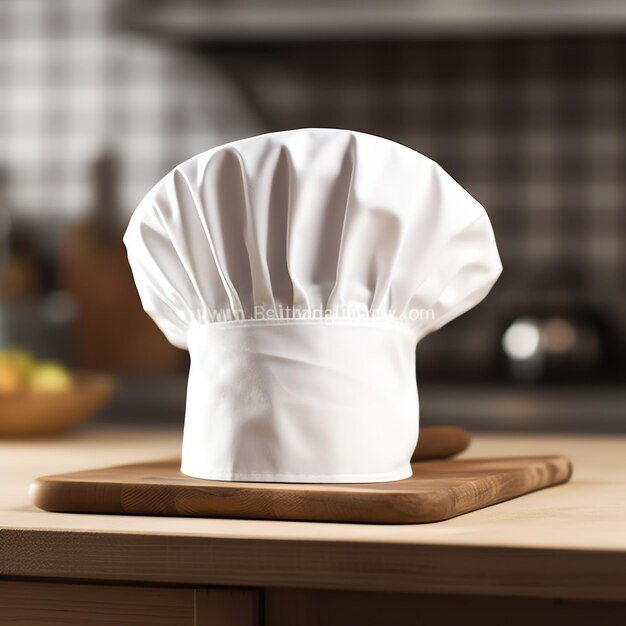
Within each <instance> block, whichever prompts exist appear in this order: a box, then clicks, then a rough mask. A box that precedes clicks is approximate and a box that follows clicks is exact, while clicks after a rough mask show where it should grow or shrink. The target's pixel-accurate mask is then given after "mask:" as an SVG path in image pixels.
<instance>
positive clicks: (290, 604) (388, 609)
mask: <svg viewBox="0 0 626 626" xmlns="http://www.w3.org/2000/svg"><path fill="white" fill-rule="evenodd" d="M264 608H265V611H264V613H265V622H264V624H265V626H346V625H347V624H358V625H359V626H390V625H393V626H415V625H416V624H426V625H428V624H436V625H437V626H458V625H459V624H474V623H476V624H480V626H502V624H506V626H528V625H529V624H532V625H533V626H554V625H555V624H567V626H589V625H590V624H617V623H618V622H620V621H623V619H624V616H625V615H626V604H623V603H619V602H596V601H589V600H555V599H552V598H506V597H503V598H494V597H480V596H462V595H456V596H453V595H447V594H441V595H431V594H407V593H375V592H374V593H372V592H368V593H363V592H355V591H329V590H312V589H267V590H266V592H265V601H264Z"/></svg>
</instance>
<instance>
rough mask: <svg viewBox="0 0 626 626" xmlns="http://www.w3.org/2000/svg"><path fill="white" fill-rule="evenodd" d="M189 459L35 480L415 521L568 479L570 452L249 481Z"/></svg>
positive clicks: (90, 496)
mask: <svg viewBox="0 0 626 626" xmlns="http://www.w3.org/2000/svg"><path fill="white" fill-rule="evenodd" d="M179 465H180V460H179V459H170V460H162V461H155V462H151V463H137V464H135V465H120V466H117V467H108V468H104V469H96V470H88V471H83V472H74V473H69V474H59V475H56V476H44V477H42V478H38V479H37V480H35V481H34V482H33V483H32V485H31V497H32V499H33V502H34V503H35V505H37V506H38V507H39V508H42V509H45V510H46V511H63V512H73V513H116V514H123V515H173V516H196V517H234V518H251V519H277V520H310V521H325V522H361V523H377V524H406V523H418V522H419V523H421V522H436V521H440V520H444V519H448V518H450V517H455V516H457V515H462V514H463V513H469V512H470V511H475V510H476V509H481V508H483V507H486V506H490V505H492V504H496V503H498V502H503V501H504V500H510V499H511V498H515V497H517V496H521V495H523V494H525V493H528V492H530V491H536V490H537V489H542V488H544V487H549V486H550V485H556V484H559V483H563V482H566V481H567V480H569V477H570V476H571V473H572V467H571V463H570V461H569V460H568V459H567V458H565V457H562V456H537V457H518V458H508V459H468V460H463V459H461V460H443V461H425V462H421V463H413V476H412V477H411V478H407V479H405V480H400V481H396V482H390V483H368V484H350V485H347V484H342V485H339V484H288V483H241V482H222V481H209V480H199V479H195V478H189V477H187V476H185V475H183V474H181V473H180V471H179Z"/></svg>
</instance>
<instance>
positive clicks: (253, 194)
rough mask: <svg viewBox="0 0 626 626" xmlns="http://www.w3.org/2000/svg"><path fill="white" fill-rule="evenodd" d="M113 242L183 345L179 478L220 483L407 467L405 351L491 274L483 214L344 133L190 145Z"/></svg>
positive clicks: (433, 177)
mask: <svg viewBox="0 0 626 626" xmlns="http://www.w3.org/2000/svg"><path fill="white" fill-rule="evenodd" d="M124 239H125V243H126V246H127V249H128V256H129V261H130V264H131V268H132V270H133V274H134V277H135V282H136V284H137V289H138V291H139V294H140V296H141V299H142V303H143V305H144V308H145V309H146V311H147V312H148V313H149V314H150V315H151V316H152V317H153V319H154V320H155V322H156V323H157V324H158V325H159V327H160V328H161V330H162V331H163V332H164V333H165V335H166V336H167V338H168V339H169V340H170V341H171V342H172V343H173V344H174V345H176V346H179V347H181V348H187V349H189V351H190V354H191V370H190V376H189V387H188V394H187V408H186V415H185V435H184V444H183V463H182V471H183V472H184V473H186V474H189V475H192V476H197V477H200V478H209V479H218V480H265V481H298V482H373V481H384V480H396V479H399V478H403V477H406V476H408V475H409V474H410V465H409V461H410V456H411V452H412V450H413V448H414V446H415V442H416V439H417V429H418V408H417V391H416V383H415V371H414V349H415V345H416V343H417V342H418V341H419V339H420V338H421V337H423V336H424V335H425V334H427V333H428V332H431V331H432V330H435V329H437V328H439V327H440V326H442V325H443V324H445V323H447V322H448V321H450V320H451V319H453V318H454V317H456V316H458V315H460V314H461V313H463V312H465V311H466V310H468V309H469V308H471V307H472V306H474V305H475V304H477V303H478V302H479V301H480V300H481V299H482V298H483V297H484V296H485V295H486V294H487V292H488V291H489V289H490V288H491V286H492V285H493V283H494V282H495V280H496V279H497V277H498V275H499V273H500V271H501V264H500V260H499V257H498V252H497V249H496V244H495V240H494V236H493V231H492V229H491V225H490V223H489V220H488V218H487V215H486V213H485V211H484V209H483V208H482V207H481V205H480V204H479V203H478V202H476V200H474V199H473V198H472V197H471V196H470V195H469V194H468V193H467V192H466V191H464V190H463V189H462V188H461V187H460V186H459V185H458V184H457V183H456V182H454V180H452V179H451V178H450V177H449V176H448V175H447V174H446V173H445V172H444V171H443V170H442V169H441V168H440V167H439V166H438V165H437V164H435V163H434V162H433V161H431V160H429V159H428V158H426V157H424V156H422V155H420V154H418V153H417V152H415V151H413V150H410V149H409V148H406V147H404V146H401V145H399V144H396V143H394V142H391V141H388V140H385V139H381V138H379V137H373V136H370V135H365V134H362V133H356V132H352V131H346V130H330V129H303V130H296V131H288V132H283V133H272V134H269V135H263V136H260V137H253V138H250V139H246V140H243V141H237V142H234V143H231V144H227V145H225V146H220V147H218V148H215V149H213V150H209V151H208V152H205V153H203V154H200V155H198V156H196V157H194V158H193V159H190V160H189V161H186V162H185V163H183V164H182V165H180V166H178V167H177V168H175V169H174V170H173V171H172V172H170V173H169V174H168V175H167V176H166V177H165V178H164V179H163V180H162V181H160V182H159V183H158V184H157V185H156V186H155V187H154V188H153V189H152V190H151V191H150V192H149V193H148V195H147V196H146V197H145V198H144V200H143V201H142V202H141V204H140V205H139V207H138V209H137V210H136V212H135V214H134V215H133V217H132V219H131V221H130V224H129V226H128V230H127V232H126V235H125V238H124Z"/></svg>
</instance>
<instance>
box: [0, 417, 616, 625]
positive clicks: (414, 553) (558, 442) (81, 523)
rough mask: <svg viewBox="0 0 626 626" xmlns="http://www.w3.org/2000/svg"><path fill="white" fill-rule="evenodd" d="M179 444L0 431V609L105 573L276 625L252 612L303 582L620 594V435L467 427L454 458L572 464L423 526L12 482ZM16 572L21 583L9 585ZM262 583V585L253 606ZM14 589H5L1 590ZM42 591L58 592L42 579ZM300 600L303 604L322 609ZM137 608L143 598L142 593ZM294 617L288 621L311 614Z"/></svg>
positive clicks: (128, 435) (355, 588)
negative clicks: (173, 510)
mask: <svg viewBox="0 0 626 626" xmlns="http://www.w3.org/2000/svg"><path fill="white" fill-rule="evenodd" d="M179 446H180V432H179V431H178V430H175V431H174V430H170V429H158V430H147V429H129V428H126V429H124V428H115V429H113V428H109V429H103V428H98V429H85V430H83V431H79V432H77V433H75V434H72V435H70V436H67V437H64V438H59V439H42V440H36V441H4V442H2V443H0V576H1V577H3V578H5V579H9V580H12V581H13V582H5V583H2V582H0V607H1V606H2V597H3V596H2V585H3V584H4V585H21V586H19V589H18V590H22V591H23V593H24V594H25V595H23V596H19V594H18V596H19V597H28V598H29V600H28V602H29V606H30V605H32V602H33V601H32V597H31V596H30V595H29V594H30V593H31V588H32V585H35V586H36V585H43V586H42V587H41V594H40V595H39V596H37V597H41V598H45V597H48V596H47V595H46V593H48V592H46V589H49V588H50V583H54V582H57V583H58V582H65V583H68V584H69V585H70V587H72V586H74V585H81V584H84V583H89V584H90V585H96V586H97V588H98V589H99V588H102V589H104V591H103V592H102V593H106V590H107V589H108V585H110V584H112V583H115V584H117V585H119V584H123V585H129V584H130V585H134V584H137V583H141V584H142V585H143V587H141V589H143V591H142V593H146V591H145V590H146V589H151V588H153V587H158V588H163V589H166V588H167V589H177V588H180V589H187V588H189V589H195V590H197V589H204V590H207V589H209V590H211V589H217V590H219V589H221V588H223V587H229V588H234V589H236V590H237V589H238V590H239V591H240V592H241V593H243V592H244V591H246V590H251V591H253V592H254V593H255V594H257V595H253V596H250V595H246V596H245V598H246V601H245V602H243V601H241V598H240V599H238V600H237V601H236V602H234V603H231V604H233V606H235V607H237V608H238V609H241V607H243V606H245V605H246V602H248V604H249V605H250V606H254V607H256V608H254V609H250V610H251V611H252V612H253V613H255V612H257V611H258V610H261V609H259V608H258V607H259V606H262V607H263V611H265V617H266V623H279V619H278V618H277V619H274V620H272V619H269V618H268V612H269V613H271V611H272V608H271V607H272V606H274V605H275V604H276V602H277V600H276V598H278V597H280V594H281V593H282V594H283V596H282V599H281V602H283V604H281V606H284V602H293V601H294V600H293V598H294V597H298V598H300V601H301V602H305V599H304V596H303V595H302V593H304V591H301V592H297V593H300V595H299V596H294V595H293V594H295V593H296V591H295V590H309V591H308V592H310V593H313V592H312V591H311V590H343V591H345V592H350V593H352V592H363V591H367V592H372V594H373V595H371V594H370V593H368V594H362V593H361V594H357V595H359V596H364V595H368V596H370V595H371V597H372V598H374V597H377V595H376V594H377V593H378V595H379V596H380V593H379V592H395V593H396V594H397V593H398V592H400V595H404V594H424V595H423V597H424V598H426V597H428V598H432V597H434V596H433V594H435V595H437V594H448V595H450V594H451V595H454V596H461V595H462V596H477V597H478V596H481V597H485V596H489V597H492V598H493V597H496V596H504V597H507V598H510V599H511V598H528V599H530V598H534V599H540V598H544V599H557V598H560V599H572V600H574V599H576V600H594V601H598V600H601V601H605V602H607V601H611V603H612V602H615V601H620V602H623V601H626V437H621V436H620V437H618V436H614V437H600V436H590V435H585V436H556V435H542V436H537V435H535V436H531V435H523V436H522V435H508V436H502V435H500V436H498V435H480V436H477V437H476V438H475V441H474V442H473V443H472V445H471V447H470V449H469V450H468V451H467V452H466V453H465V455H464V456H465V457H467V458H469V457H481V456H515V455H531V454H551V453H558V454H565V455H568V456H569V457H570V458H571V459H572V461H573V464H574V476H573V478H572V480H571V482H570V483H569V484H566V485H562V486H558V487H554V488H550V489H546V490H543V491H539V492H536V493H533V494H529V495H526V496H523V497H520V498H517V499H515V500H512V501H509V502H504V503H502V504H498V505H496V506H493V507H488V508H486V509H483V510H480V511H475V512H473V513H470V514H467V515H463V516H460V517H457V518H455V519H452V520H447V521H444V522H439V523H435V524H424V525H405V526H378V525H355V524H321V523H302V522H275V521H258V520H257V521H254V520H224V519H199V518H171V517H168V518H158V517H139V516H134V517H129V516H107V515H79V514H63V513H47V512H44V511H40V510H38V509H36V508H35V507H34V506H32V505H31V504H30V502H29V498H28V485H29V483H30V482H31V481H32V480H33V479H34V478H35V477H37V476H39V475H44V474H52V473H55V474H56V473H60V472H65V471H71V470H79V469H86V468H89V467H98V466H106V465H112V464H120V463H127V462H135V461H143V460H149V459H155V458H159V457H166V456H173V455H175V454H177V453H178V452H179ZM25 579H28V580H39V581H42V582H30V583H24V582H22V581H23V580H25ZM44 581H45V582H44ZM26 584H28V585H31V587H26V591H24V587H23V585H26ZM146 585H148V587H146ZM172 585H174V587H172ZM60 586H61V585H56V586H55V585H53V588H54V589H56V587H60ZM62 586H63V587H65V585H62ZM89 588H90V589H96V587H89ZM6 589H8V588H6V587H5V593H9V591H6ZM259 590H261V591H259ZM262 590H266V591H267V594H269V595H267V594H266V596H265V602H264V603H263V602H261V601H260V600H258V598H259V597H260V596H259V595H258V594H259V593H262ZM281 590H282V591H281ZM15 593H16V588H13V587H11V589H10V595H11V597H13V598H14V597H16V596H15ZM181 593H182V591H181ZM215 593H217V591H216V592H215ZM233 593H234V592H233ZM194 594H195V595H194V598H195V600H193V602H196V604H194V607H195V608H194V609H193V610H194V611H195V613H194V615H195V617H194V618H193V619H194V620H195V621H190V622H189V623H200V622H199V621H197V619H198V618H197V614H198V610H199V609H198V605H197V602H198V598H199V597H200V596H198V594H197V593H196V592H194ZM277 594H278V595H277ZM48 595H50V597H51V598H53V599H54V598H55V597H56V598H58V594H57V593H56V591H55V592H54V593H53V592H50V593H49V594H48ZM382 595H385V594H382ZM166 596H167V593H165V592H164V593H163V594H158V593H157V594H156V596H155V597H156V598H158V599H159V600H163V598H165V597H166ZM215 597H216V596H215V594H213V595H209V596H207V598H209V599H208V600H207V602H209V604H210V602H212V601H213V600H214V598H215ZM229 597H230V596H229ZM242 597H244V596H242ZM342 597H343V596H342ZM255 598H256V599H255ZM316 598H317V600H315V602H314V601H313V600H310V599H309V600H310V601H311V602H312V603H318V604H319V606H322V604H323V602H322V601H321V600H320V596H319V595H318V596H316ZM205 599H206V598H205ZM51 601H52V600H51ZM178 601H180V603H181V606H182V605H184V604H185V602H184V600H182V599H180V598H178V600H177V602H178ZM257 601H258V602H259V603H260V604H258V603H257V604H255V602H257ZM42 602H44V600H42ZM120 602H121V600H120ZM220 602H221V600H220ZM333 602H334V603H335V604H336V602H337V599H336V598H335V599H334V600H333ZM424 603H425V604H424V606H426V605H427V603H426V601H425V600H424ZM44 604H45V602H44ZM145 604H146V606H149V607H154V606H156V605H155V598H152V599H149V598H148V599H146V600H145ZM157 604H158V603H157ZM218 604H219V602H218ZM394 604H395V605H396V606H397V605H398V603H397V602H396V603H394ZM46 606H47V605H46ZM207 606H208V605H207ZM319 606H318V608H317V609H316V610H317V611H318V612H319V611H321V610H322V609H321V608H319ZM619 606H622V605H621V604H620V605H619ZM624 606H626V605H624ZM205 608H206V607H205ZM2 610H3V609H1V608H0V617H2V613H1V611H2ZM181 610H182V609H181ZM203 610H204V609H203ZM207 610H208V609H207ZM220 610H221V609H220ZM166 613H167V612H166V611H165V610H163V611H160V613H159V615H160V617H161V618H162V619H163V620H164V621H163V622H162V623H169V622H167V621H165V616H166ZM575 613H577V614H579V615H580V614H582V613H581V611H579V610H577V611H575ZM255 614H256V613H255ZM277 614H278V613H277ZM374 614H375V611H373V610H372V612H371V615H374ZM177 615H178V617H179V620H180V621H179V622H172V623H185V622H184V621H183V620H182V618H181V617H180V616H181V615H182V613H181V612H179V613H178V614H177ZM190 615H191V613H190ZM387 615H388V613H387ZM191 619H192V618H191V617H190V620H191ZM303 619H305V618H303ZM306 619H309V618H306ZM306 619H305V621H302V620H300V621H298V620H297V619H296V618H294V621H292V622H290V623H292V624H300V623H302V624H305V623H306V624H309V623H311V624H313V623H315V624H317V623H318V622H315V621H306ZM320 619H321V618H320ZM0 621H2V620H0ZM3 623H4V622H3ZM133 623H135V622H133ZM137 623H140V622H137ZM142 623H143V622H142ZM153 623H160V622H153ZM207 623H208V622H207ZM211 623H212V622H211ZM232 623H248V622H247V621H241V622H237V621H236V620H235V621H233V622H232ZM250 623H253V622H250ZM254 623H255V622H254ZM319 623H324V622H322V621H320V622H319ZM372 623H374V622H372Z"/></svg>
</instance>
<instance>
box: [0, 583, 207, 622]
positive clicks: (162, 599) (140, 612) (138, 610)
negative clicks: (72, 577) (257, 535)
mask: <svg viewBox="0 0 626 626" xmlns="http://www.w3.org/2000/svg"><path fill="white" fill-rule="evenodd" d="M194 614H195V607H194V590H193V589H173V588H167V587H139V586H122V585H116V586H113V585H89V584H76V583H74V584H70V583H66V584H58V583H43V582H25V581H0V624H13V623H15V624H33V625H35V624H45V625H46V626H61V625H63V626H70V625H72V624H75V625H76V626H100V625H104V624H106V625H108V626H110V625H111V624H124V625H128V626H195V623H196V622H195V618H194ZM205 623H206V624H209V623H210V622H205Z"/></svg>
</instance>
